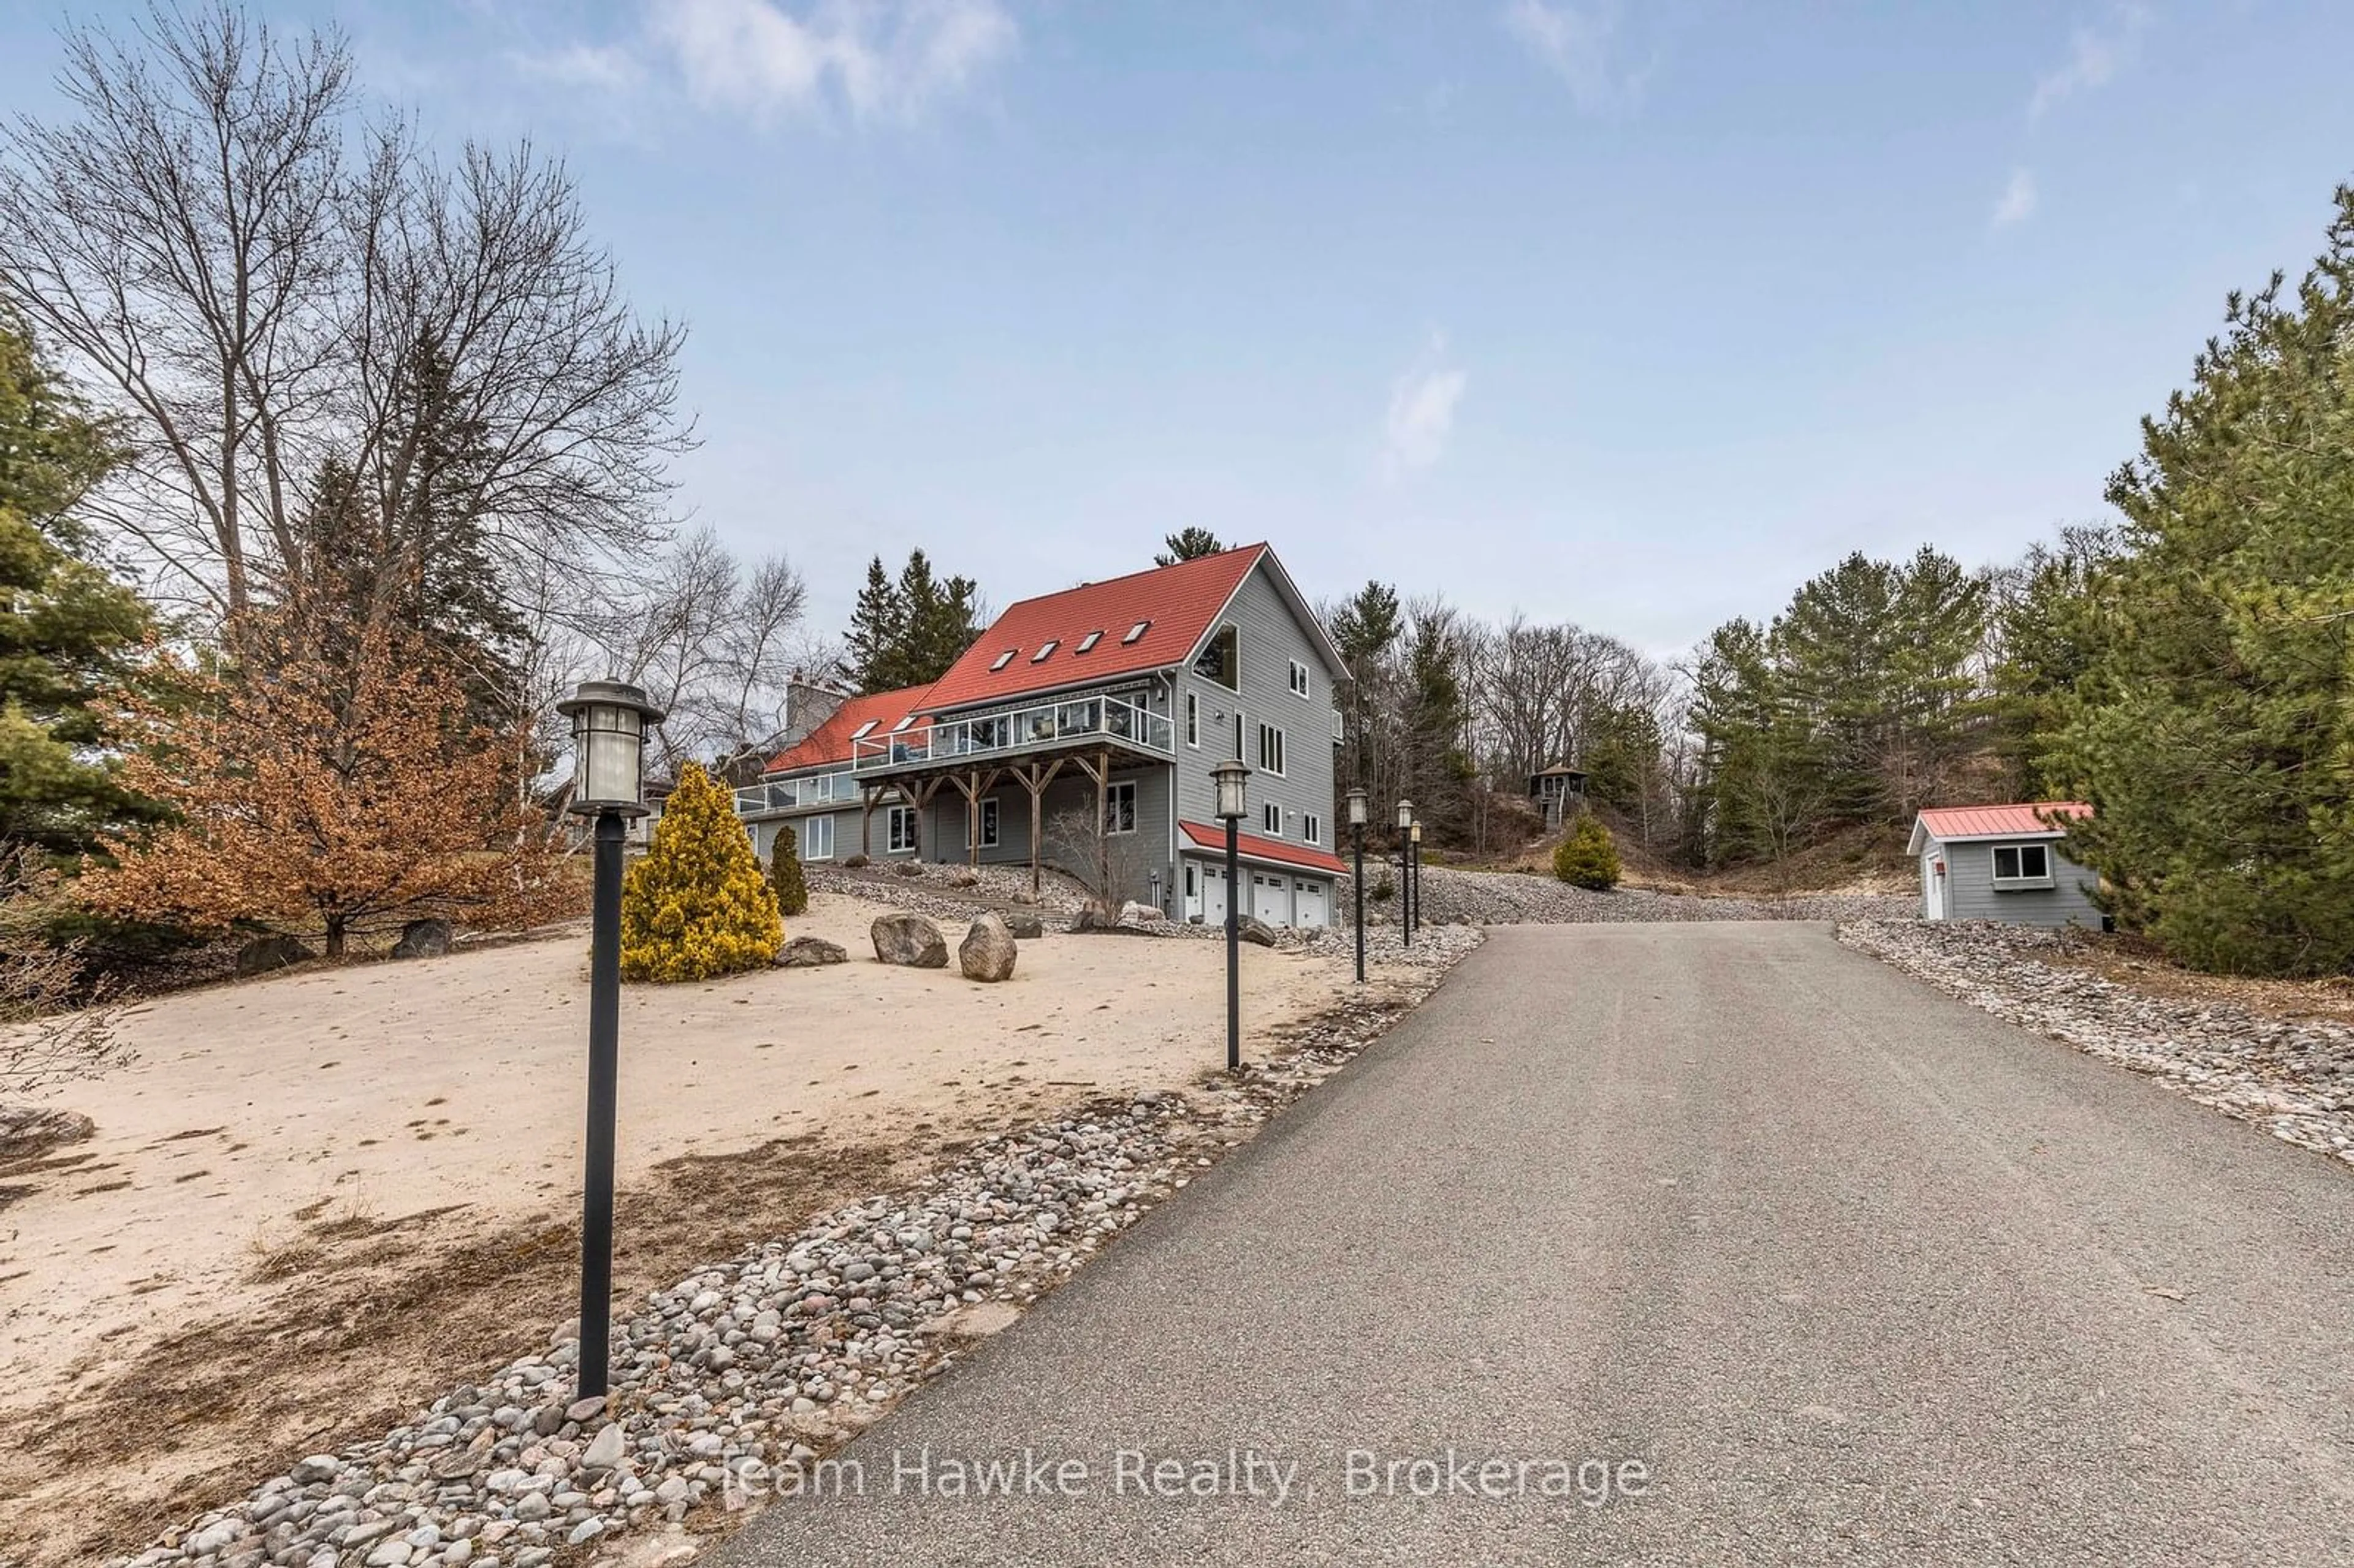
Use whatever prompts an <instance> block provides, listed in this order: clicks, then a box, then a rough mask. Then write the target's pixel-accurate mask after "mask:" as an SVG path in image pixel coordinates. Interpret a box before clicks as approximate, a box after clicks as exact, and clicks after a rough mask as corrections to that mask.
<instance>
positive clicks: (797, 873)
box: [769, 822, 809, 919]
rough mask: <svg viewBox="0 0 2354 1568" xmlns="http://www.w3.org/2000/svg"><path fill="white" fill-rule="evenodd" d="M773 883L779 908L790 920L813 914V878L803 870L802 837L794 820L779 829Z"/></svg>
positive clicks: (773, 853) (771, 856) (771, 866)
mask: <svg viewBox="0 0 2354 1568" xmlns="http://www.w3.org/2000/svg"><path fill="white" fill-rule="evenodd" d="M769 886H770V888H772V889H773V890H774V891H775V893H776V895H777V911H778V913H779V914H781V915H783V916H785V917H786V918H787V919H790V918H791V917H792V916H796V915H806V914H808V913H809V878H808V877H807V876H805V875H804V874H802V872H801V837H800V835H799V834H797V833H795V832H793V825H792V824H791V823H790V822H783V823H779V825H778V828H777V844H776V848H775V849H773V850H771V851H770V852H769Z"/></svg>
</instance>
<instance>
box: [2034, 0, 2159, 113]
mask: <svg viewBox="0 0 2354 1568" xmlns="http://www.w3.org/2000/svg"><path fill="white" fill-rule="evenodd" d="M2148 23H2149V13H2148V12H2147V11H2145V10H2143V9H2142V8H2141V7H2140V6H2139V5H2131V4H2126V5H2118V6H2117V7H2116V8H2115V10H2114V11H2113V12H2112V13H2111V14H2110V17H2109V26H2108V27H2107V28H2106V29H2105V30H2103V29H2099V28H2094V27H2078V28H2077V29H2075V31H2074V32H2073V34H2072V35H2071V36H2070V39H2069V51H2068V63H2067V64H2065V65H2063V66H2062V67H2060V69H2057V70H2054V71H2050V72H2047V73H2045V74H2044V75H2043V76H2041V77H2039V78H2037V79H2036V82H2035V94H2034V96H2033V97H2032V98H2031V99H2029V100H2028V102H2027V117H2028V118H2029V119H2031V120H2032V119H2034V118H2036V117H2037V116H2039V115H2041V113H2042V112H2043V111H2045V110H2047V109H2049V108H2051V107H2052V105H2053V104H2055V103H2057V102H2059V101H2061V100H2062V99H2063V98H2066V97H2068V96H2070V95H2071V94H2073V93H2077V92H2090V91H2092V90H2094V89H2095V88H2098V87H2101V86H2103V85H2105V83H2106V82H2107V81H2108V79H2110V78H2111V77H2113V76H2115V75H2116V74H2117V69H2118V68H2119V67H2120V66H2123V65H2125V64H2126V63H2128V62H2129V61H2130V60H2131V59H2132V58H2133V57H2134V54H2135V52H2136V51H2137V49H2138V48H2140V46H2141V32H2142V28H2143V27H2145V26H2147V25H2148Z"/></svg>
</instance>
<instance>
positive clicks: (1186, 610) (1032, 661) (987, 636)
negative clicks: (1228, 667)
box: [924, 545, 1267, 713]
mask: <svg viewBox="0 0 2354 1568" xmlns="http://www.w3.org/2000/svg"><path fill="white" fill-rule="evenodd" d="M1266 554H1267V546H1265V545H1245V546H1242V547H1241V548H1239V549H1234V550H1222V551H1220V552H1219V553H1218V554H1216V555H1214V556H1196V557H1194V558H1193V560H1190V561H1179V562H1178V563H1177V564H1176V565H1174V566H1170V567H1153V568H1151V569H1150V570H1149V571H1142V572H1130V573H1129V575H1128V576H1126V577H1111V578H1108V579H1107V580H1106V581H1103V582H1099V583H1088V584H1087V585H1086V586H1085V587H1084V588H1066V589H1065V590H1064V591H1063V592H1061V593H1050V594H1044V595H1042V596H1040V597H1039V598H1037V599H1023V600H1022V601H1021V602H1020V603H1018V604H1014V605H1012V606H1009V607H1008V608H1007V609H1006V611H1005V613H1004V614H1002V615H1001V616H999V617H998V618H997V619H996V620H994V621H993V622H991V625H990V628H989V630H987V631H984V632H982V633H981V640H980V641H977V642H975V643H974V644H973V645H972V646H971V647H970V648H968V649H966V650H965V651H964V656H963V657H962V658H960V659H959V660H958V661H957V662H955V663H953V664H951V665H949V670H948V673H947V674H945V675H942V676H941V677H940V678H939V680H938V682H937V683H935V684H934V685H933V687H932V690H931V694H930V696H928V698H926V699H925V702H924V707H925V711H926V712H928V713H939V712H943V711H945V710H947V709H949V708H962V707H970V706H972V705H975V704H977V703H994V702H1002V701H1005V700H1006V699H1008V698H1012V697H1020V696H1026V695H1028V694H1031V693H1033V692H1052V691H1059V690H1061V689H1062V688H1064V687H1066V686H1071V685H1076V684H1079V683H1083V682H1093V681H1102V680H1108V679H1112V678H1115V677H1118V676H1120V675H1137V674H1141V673H1144V672H1145V671H1147V670H1166V669H1168V668H1170V667H1171V666H1172V665H1176V664H1182V663H1183V662H1185V661H1186V660H1187V659H1188V658H1190V657H1191V656H1192V654H1193V649H1194V647H1195V646H1196V645H1197V644H1198V643H1199V642H1200V641H1202V637H1203V635H1204V633H1205V632H1207V631H1208V630H1210V623H1211V622H1212V621H1213V620H1216V619H1217V616H1218V613H1219V612H1220V611H1221V610H1223V609H1225V608H1226V606H1227V604H1228V603H1229V602H1231V601H1232V600H1233V599H1234V597H1235V589H1237V588H1241V587H1242V586H1243V579H1244V578H1245V577H1248V576H1250V573H1251V568H1252V567H1256V566H1257V565H1258V563H1259V559H1260V557H1261V556H1265V555H1266ZM1140 623H1142V624H1143V627H1144V630H1143V632H1142V633H1141V634H1140V636H1138V638H1137V639H1136V641H1133V642H1131V641H1128V634H1129V630H1131V629H1133V628H1135V627H1136V626H1137V625H1138V624H1140ZM1090 631H1099V632H1101V633H1102V634H1103V635H1102V636H1101V637H1100V638H1099V639H1098V640H1097V641H1096V642H1095V644H1094V645H1093V646H1092V647H1090V648H1089V649H1088V650H1087V652H1084V653H1082V652H1079V644H1080V643H1082V642H1085V641H1087V633H1089V632H1090ZM1050 643H1051V644H1053V652H1050V653H1048V654H1047V655H1046V657H1045V658H1044V660H1041V659H1040V658H1039V657H1038V651H1039V650H1040V649H1042V648H1044V647H1046V646H1047V645H1048V644H1050ZM1009 653H1011V654H1012V655H1013V657H1012V658H1010V659H1009V658H1006V657H1005V655H1007V654H1009ZM999 665H1002V666H1003V667H1002V668H997V667H996V666H999Z"/></svg>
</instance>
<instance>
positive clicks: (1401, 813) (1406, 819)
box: [1397, 800, 1414, 948]
mask: <svg viewBox="0 0 2354 1568" xmlns="http://www.w3.org/2000/svg"><path fill="white" fill-rule="evenodd" d="M1397 829H1398V938H1399V940H1400V941H1401V942H1403V943H1404V945H1405V946H1406V947H1409V948H1411V947H1413V946H1414V875H1413V872H1412V869H1411V867H1410V865H1409V863H1408V862H1407V859H1406V851H1407V848H1408V846H1410V845H1411V844H1412V843H1413V842H1414V840H1413V837H1412V835H1413V833H1414V802H1413V801H1411V800H1400V801H1399V802H1398V804H1397Z"/></svg>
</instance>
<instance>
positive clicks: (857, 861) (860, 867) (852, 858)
mask: <svg viewBox="0 0 2354 1568" xmlns="http://www.w3.org/2000/svg"><path fill="white" fill-rule="evenodd" d="M869 864H871V862H869V861H868V860H867V858H866V857H865V856H864V855H863V854H854V855H845V856H844V857H843V862H842V869H843V870H844V871H864V870H865V869H866V867H867V866H868V865H869Z"/></svg>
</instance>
